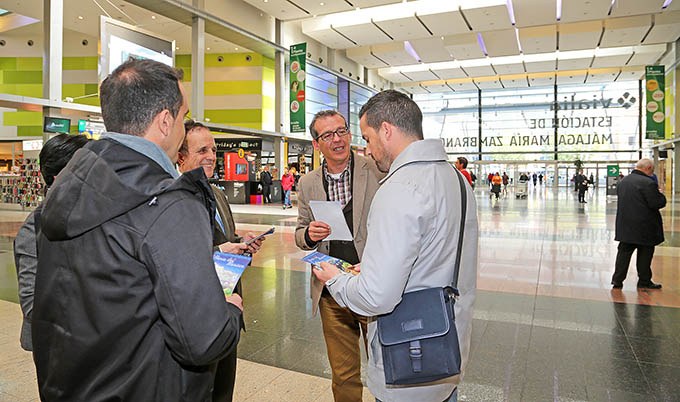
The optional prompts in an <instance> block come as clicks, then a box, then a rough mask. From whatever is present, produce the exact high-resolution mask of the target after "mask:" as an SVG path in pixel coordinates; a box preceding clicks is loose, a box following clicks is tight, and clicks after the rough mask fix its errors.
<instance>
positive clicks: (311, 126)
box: [309, 109, 347, 140]
mask: <svg viewBox="0 0 680 402" xmlns="http://www.w3.org/2000/svg"><path fill="white" fill-rule="evenodd" d="M333 116H340V117H342V120H344V121H345V127H347V119H345V116H343V115H342V113H340V112H338V111H337V110H333V109H328V110H322V111H320V112H317V113H316V114H315V115H314V117H313V118H312V122H311V123H309V133H310V134H311V135H312V138H314V139H315V140H316V139H317V137H319V133H317V132H316V128H315V127H314V125H315V124H316V121H317V120H318V119H320V118H322V117H333Z"/></svg>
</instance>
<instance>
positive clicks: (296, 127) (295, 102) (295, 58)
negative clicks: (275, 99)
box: [288, 43, 307, 133]
mask: <svg viewBox="0 0 680 402" xmlns="http://www.w3.org/2000/svg"><path fill="white" fill-rule="evenodd" d="M306 60H307V44H306V43H299V44H297V45H293V46H291V47H290V60H289V63H288V65H289V69H290V74H289V76H290V80H289V81H290V99H289V102H290V106H289V110H290V132H291V133H303V132H305V75H306V74H307V73H306V71H305V69H306Z"/></svg>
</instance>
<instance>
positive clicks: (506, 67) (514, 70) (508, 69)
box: [493, 62, 524, 74]
mask: <svg viewBox="0 0 680 402" xmlns="http://www.w3.org/2000/svg"><path fill="white" fill-rule="evenodd" d="M493 68H494V70H496V72H497V73H498V74H522V73H523V72H524V64H522V63H521V62H520V63H515V64H497V63H493Z"/></svg>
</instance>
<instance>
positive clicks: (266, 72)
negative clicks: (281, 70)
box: [262, 67, 276, 83]
mask: <svg viewBox="0 0 680 402" xmlns="http://www.w3.org/2000/svg"><path fill="white" fill-rule="evenodd" d="M262 79H263V80H264V81H266V82H271V83H274V82H276V71H274V70H272V69H271V68H266V67H265V68H263V69H262Z"/></svg>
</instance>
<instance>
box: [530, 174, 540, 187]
mask: <svg viewBox="0 0 680 402" xmlns="http://www.w3.org/2000/svg"><path fill="white" fill-rule="evenodd" d="M531 180H532V181H533V182H534V187H535V186H536V181H537V180H538V175H537V174H536V173H534V174H532V175H531Z"/></svg>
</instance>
